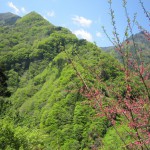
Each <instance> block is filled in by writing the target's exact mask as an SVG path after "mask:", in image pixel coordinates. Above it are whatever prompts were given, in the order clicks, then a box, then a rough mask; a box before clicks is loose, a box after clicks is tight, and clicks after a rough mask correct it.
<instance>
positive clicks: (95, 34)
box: [0, 0, 150, 47]
mask: <svg viewBox="0 0 150 150" xmlns="http://www.w3.org/2000/svg"><path fill="white" fill-rule="evenodd" d="M127 1H128V5H127V6H128V12H129V15H130V17H131V19H132V18H133V16H134V13H137V20H138V22H140V24H141V25H142V26H143V27H144V28H145V29H147V30H148V31H150V30H149V29H150V22H149V21H148V19H147V18H146V17H145V14H144V12H143V10H142V9H141V6H140V4H139V0H127ZM142 1H143V3H144V6H145V8H146V9H147V10H148V11H150V0H142ZM112 2H113V9H114V11H115V17H116V24H117V29H118V32H119V36H120V38H121V39H123V35H124V29H125V28H126V18H125V17H124V10H123V7H122V0H112ZM31 11H36V12H37V13H39V14H41V15H42V16H43V17H44V18H45V19H47V20H48V21H50V22H51V23H52V24H54V25H56V26H63V27H66V28H69V29H70V30H71V31H72V32H73V33H74V34H76V35H77V37H79V38H84V39H87V40H88V41H91V42H96V43H97V45H98V46H101V47H104V46H110V45H111V43H110V42H109V40H108V39H107V37H106V36H105V34H104V33H103V30H102V28H101V27H102V26H105V28H106V30H107V32H108V34H109V35H112V25H111V21H110V20H111V19H110V15H109V4H108V1H107V0H8V1H7V0H0V12H1V13H4V12H12V13H15V14H17V15H19V16H24V15H26V14H27V13H29V12H31ZM134 32H135V33H137V32H139V30H138V29H137V26H136V25H135V27H134Z"/></svg>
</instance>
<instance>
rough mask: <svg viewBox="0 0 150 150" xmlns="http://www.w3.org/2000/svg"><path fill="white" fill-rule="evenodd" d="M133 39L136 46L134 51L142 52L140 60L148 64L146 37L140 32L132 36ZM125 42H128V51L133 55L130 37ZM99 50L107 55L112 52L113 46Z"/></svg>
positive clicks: (147, 41) (149, 52) (148, 47)
mask: <svg viewBox="0 0 150 150" xmlns="http://www.w3.org/2000/svg"><path fill="white" fill-rule="evenodd" d="M133 38H134V41H135V44H136V49H137V50H139V49H140V50H142V56H141V57H142V58H141V59H142V60H144V61H145V63H146V64H148V63H150V41H149V40H148V39H147V38H146V36H145V35H144V32H140V33H137V34H135V35H133ZM127 40H128V41H129V47H130V51H131V52H132V53H133V54H134V46H133V40H132V37H129V38H128V39H127ZM101 48H102V49H103V50H104V51H106V52H108V53H111V52H112V51H114V46H110V47H101ZM116 55H117V54H116ZM117 56H118V55H117Z"/></svg>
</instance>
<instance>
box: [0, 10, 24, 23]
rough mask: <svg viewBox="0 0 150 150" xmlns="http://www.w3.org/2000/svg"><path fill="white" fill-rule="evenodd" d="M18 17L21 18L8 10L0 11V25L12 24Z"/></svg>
mask: <svg viewBox="0 0 150 150" xmlns="http://www.w3.org/2000/svg"><path fill="white" fill-rule="evenodd" d="M19 18H21V17H19V16H17V15H15V14H12V13H10V12H8V13H0V26H3V25H13V24H15V22H16V21H17V20H18V19H19Z"/></svg>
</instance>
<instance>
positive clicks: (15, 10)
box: [8, 2, 20, 14]
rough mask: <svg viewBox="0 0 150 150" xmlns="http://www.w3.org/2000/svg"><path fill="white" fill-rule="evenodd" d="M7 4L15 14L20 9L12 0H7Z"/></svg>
mask: <svg viewBox="0 0 150 150" xmlns="http://www.w3.org/2000/svg"><path fill="white" fill-rule="evenodd" d="M8 6H9V7H10V8H12V9H13V10H14V12H15V13H16V14H19V13H20V10H19V9H18V8H17V7H16V6H15V5H14V4H13V3H12V2H8Z"/></svg>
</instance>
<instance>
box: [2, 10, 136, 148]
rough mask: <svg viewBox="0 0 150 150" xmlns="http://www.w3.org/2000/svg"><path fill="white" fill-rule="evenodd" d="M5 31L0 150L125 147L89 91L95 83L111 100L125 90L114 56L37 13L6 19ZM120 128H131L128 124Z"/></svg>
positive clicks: (120, 71)
mask: <svg viewBox="0 0 150 150" xmlns="http://www.w3.org/2000/svg"><path fill="white" fill-rule="evenodd" d="M0 21H1V20H0ZM0 33H1V34H0V67H1V70H0V71H1V74H0V81H1V86H0V90H1V93H3V94H1V95H0V112H1V114H0V149H1V150H58V149H59V150H91V149H95V150H98V149H102V150H110V149H111V150H113V149H114V150H115V149H116V148H117V147H119V149H122V141H121V140H120V139H119V137H118V135H117V134H116V133H115V130H114V128H112V124H111V123H110V122H109V121H108V120H107V119H106V118H105V117H98V115H97V112H96V109H95V108H96V107H97V105H95V106H94V105H93V104H92V101H89V100H88V99H87V97H86V96H84V94H85V91H84V89H85V85H88V87H90V88H91V89H92V88H93V84H94V85H95V87H96V88H98V89H101V90H102V91H103V94H104V95H105V98H104V100H105V102H106V105H108V103H109V101H110V100H111V99H113V98H116V97H117V94H120V95H121V94H122V95H123V94H124V93H125V88H124V84H125V83H124V80H123V78H124V72H123V71H122V70H121V66H122V65H121V64H120V63H119V62H118V61H117V60H116V59H115V58H114V57H112V56H110V55H109V54H106V53H104V52H103V51H101V49H100V48H98V47H97V46H96V45H95V44H93V43H90V42H87V41H86V40H84V39H81V40H79V39H78V38H77V37H76V36H75V35H74V34H72V33H71V32H70V31H69V30H68V29H66V28H63V27H56V26H54V25H53V24H51V23H49V22H48V21H47V20H45V19H44V18H43V17H42V16H40V15H39V14H37V13H36V12H31V13H29V14H27V15H26V16H24V17H22V18H20V19H18V20H17V21H16V22H15V24H14V25H13V26H12V25H9V24H7V25H6V24H3V25H2V26H0ZM98 80H100V83H101V84H99V82H98ZM83 81H84V82H83ZM110 84H112V85H113V88H112V90H111V92H109V93H108V92H107V87H108V86H109V85H110ZM137 91H138V87H136V88H135V89H133V93H138V92H137ZM115 93H117V94H116V95H115ZM119 119H120V120H121V119H122V118H119V117H118V118H116V120H117V121H119ZM118 130H119V131H120V132H121V133H122V134H124V133H123V132H124V131H128V127H127V126H126V123H125V122H124V125H123V126H121V127H118ZM124 136H125V141H126V142H127V143H128V142H131V141H132V137H130V136H126V134H124Z"/></svg>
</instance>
